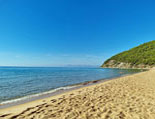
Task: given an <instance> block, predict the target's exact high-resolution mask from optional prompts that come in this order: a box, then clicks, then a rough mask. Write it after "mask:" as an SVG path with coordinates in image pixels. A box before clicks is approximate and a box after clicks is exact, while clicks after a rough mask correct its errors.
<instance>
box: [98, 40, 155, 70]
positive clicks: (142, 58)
mask: <svg viewBox="0 0 155 119" xmlns="http://www.w3.org/2000/svg"><path fill="white" fill-rule="evenodd" d="M154 66H155V40H153V41H151V42H148V43H144V44H142V45H140V46H138V47H135V48H132V49H130V50H128V51H125V52H122V53H120V54H117V55H115V56H113V57H111V58H110V59H108V60H107V61H105V62H104V64H103V65H102V66H101V67H109V68H151V67H154Z"/></svg>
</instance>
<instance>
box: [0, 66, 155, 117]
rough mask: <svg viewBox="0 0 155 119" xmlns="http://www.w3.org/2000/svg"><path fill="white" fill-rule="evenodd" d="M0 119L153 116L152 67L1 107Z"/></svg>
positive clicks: (154, 75) (154, 83)
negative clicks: (64, 91)
mask: <svg viewBox="0 0 155 119" xmlns="http://www.w3.org/2000/svg"><path fill="white" fill-rule="evenodd" d="M0 119H155V69H152V70H150V71H146V72H142V73H138V74H134V75H130V76H125V77H122V78H117V79H114V80H109V81H106V82H104V83H99V84H95V85H91V86H88V87H83V88H80V89H77V90H72V91H69V92H66V93H63V94H60V95H57V96H53V97H50V98H45V99H41V100H36V101H33V102H29V103H25V104H22V105H19V106H14V107H10V108H7V109H1V110H0Z"/></svg>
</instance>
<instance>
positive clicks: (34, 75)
mask: <svg viewBox="0 0 155 119" xmlns="http://www.w3.org/2000/svg"><path fill="white" fill-rule="evenodd" d="M137 72H140V70H133V69H132V70H127V69H104V68H99V67H0V105H3V104H7V103H11V102H15V101H19V100H23V99H27V98H31V97H35V96H40V95H42V94H48V93H52V92H55V91H58V90H65V89H70V88H73V87H75V86H76V84H80V83H84V82H88V81H94V80H107V79H111V78H116V77H120V76H124V75H129V74H134V73H137Z"/></svg>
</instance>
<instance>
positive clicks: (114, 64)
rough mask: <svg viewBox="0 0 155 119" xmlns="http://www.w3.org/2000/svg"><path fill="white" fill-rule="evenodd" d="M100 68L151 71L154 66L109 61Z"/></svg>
mask: <svg viewBox="0 0 155 119" xmlns="http://www.w3.org/2000/svg"><path fill="white" fill-rule="evenodd" d="M101 67H103V68H120V69H151V68H153V67H155V66H153V65H152V66H150V65H144V64H139V65H133V64H131V63H125V62H117V61H115V60H110V61H109V62H108V63H107V64H103V65H102V66H101Z"/></svg>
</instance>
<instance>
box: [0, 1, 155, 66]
mask: <svg viewBox="0 0 155 119" xmlns="http://www.w3.org/2000/svg"><path fill="white" fill-rule="evenodd" d="M154 5H155V2H154V1H153V0H0V66H10V65H11V66H64V65H68V64H71V65H101V64H102V63H103V61H105V60H106V59H107V58H109V57H110V56H112V55H114V54H116V53H119V52H122V51H124V50H128V49H130V48H132V47H134V46H137V45H139V44H142V43H144V42H147V41H151V40H154V39H155V14H154V13H155V7H154Z"/></svg>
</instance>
